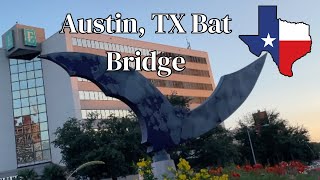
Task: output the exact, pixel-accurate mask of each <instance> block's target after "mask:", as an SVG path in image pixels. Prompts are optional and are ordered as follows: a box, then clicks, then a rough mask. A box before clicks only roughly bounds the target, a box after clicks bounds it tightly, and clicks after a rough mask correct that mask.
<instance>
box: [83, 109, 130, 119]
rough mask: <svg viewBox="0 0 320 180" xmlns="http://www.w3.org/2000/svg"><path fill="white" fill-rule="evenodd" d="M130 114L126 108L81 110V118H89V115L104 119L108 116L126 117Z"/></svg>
mask: <svg viewBox="0 0 320 180" xmlns="http://www.w3.org/2000/svg"><path fill="white" fill-rule="evenodd" d="M129 115H131V112H130V110H126V109H99V110H81V116H82V119H89V118H90V117H93V116H95V117H97V118H98V119H106V118H108V117H110V116H114V117H119V118H122V117H126V116H129Z"/></svg>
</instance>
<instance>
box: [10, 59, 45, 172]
mask: <svg viewBox="0 0 320 180" xmlns="http://www.w3.org/2000/svg"><path fill="white" fill-rule="evenodd" d="M41 66H42V63H41V60H40V59H38V58H35V59H34V60H31V61H25V60H16V59H10V76H11V87H12V97H13V117H14V119H13V123H14V127H15V138H16V153H17V164H18V166H20V167H21V166H27V165H30V164H37V163H42V162H46V161H50V160H51V154H50V146H49V145H50V140H49V133H48V122H47V110H46V100H45V92H44V83H43V75H42V67H41Z"/></svg>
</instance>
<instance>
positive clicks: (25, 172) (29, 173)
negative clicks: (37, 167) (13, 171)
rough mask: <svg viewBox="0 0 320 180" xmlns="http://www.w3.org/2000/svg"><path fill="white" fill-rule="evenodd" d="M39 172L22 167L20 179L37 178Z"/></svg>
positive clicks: (34, 179) (32, 179) (33, 179)
mask: <svg viewBox="0 0 320 180" xmlns="http://www.w3.org/2000/svg"><path fill="white" fill-rule="evenodd" d="M37 178H38V174H37V173H36V172H35V171H34V170H33V169H22V170H19V171H18V179H20V180H36V179H37Z"/></svg>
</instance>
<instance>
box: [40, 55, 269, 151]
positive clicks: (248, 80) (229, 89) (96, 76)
mask: <svg viewBox="0 0 320 180" xmlns="http://www.w3.org/2000/svg"><path fill="white" fill-rule="evenodd" d="M40 58H43V59H48V60H50V61H52V62H54V63H56V64H58V65H59V66H61V67H62V68H64V69H65V70H66V71H67V73H68V74H69V75H70V76H77V77H82V78H85V79H88V80H90V81H92V82H93V83H94V84H96V85H97V86H98V87H99V88H100V89H101V90H102V91H103V92H104V93H105V95H107V96H111V97H115V98H118V99H119V100H121V101H122V102H124V103H126V104H127V105H128V106H129V107H130V108H131V109H132V111H133V112H134V113H135V114H136V115H137V117H138V119H139V123H140V127H141V132H142V143H144V144H146V145H147V146H148V152H159V151H161V150H166V149H168V148H170V147H173V146H176V145H178V144H180V143H182V142H185V141H187V140H188V139H191V138H197V137H199V136H201V135H202V134H204V133H206V132H208V131H210V130H211V129H213V128H215V127H216V126H217V125H218V124H220V123H221V122H223V121H224V120H225V119H226V118H228V117H229V116H230V115H231V114H232V113H233V112H234V111H236V109H237V108H238V107H239V106H240V105H241V104H242V103H243V102H244V101H245V100H246V98H247V97H248V96H249V94H250V92H251V91H252V89H253V87H254V86H255V84H256V82H257V79H258V77H259V75H260V72H261V70H262V68H263V65H264V62H265V59H266V55H263V56H262V57H260V58H259V59H257V60H256V61H255V62H253V63H251V64H250V65H248V66H246V67H245V68H243V69H241V70H239V71H237V72H234V73H232V74H228V75H224V76H223V77H222V78H221V80H220V82H219V84H218V85H217V87H216V89H215V91H214V92H213V93H212V94H211V96H210V97H209V98H208V99H207V100H206V101H205V102H204V103H203V104H201V105H200V106H199V107H197V108H195V109H194V110H192V111H189V112H182V111H181V108H180V109H179V108H175V107H174V106H172V105H171V103H170V102H169V101H168V99H167V98H166V96H165V95H163V94H162V93H161V92H160V91H159V90H158V89H157V88H156V87H155V86H154V85H153V84H152V83H151V82H150V80H148V79H146V78H145V77H144V76H143V75H141V74H140V73H139V72H137V71H135V70H133V69H131V70H130V71H121V70H120V71H106V69H107V60H106V57H104V56H98V55H93V54H86V53H78V52H59V53H52V54H47V55H41V56H40Z"/></svg>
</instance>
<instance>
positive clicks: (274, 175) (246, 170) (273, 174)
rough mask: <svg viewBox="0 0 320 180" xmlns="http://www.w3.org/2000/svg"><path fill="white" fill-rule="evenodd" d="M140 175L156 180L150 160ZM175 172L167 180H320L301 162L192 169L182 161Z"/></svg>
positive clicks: (140, 166) (140, 167) (319, 174)
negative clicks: (172, 176)
mask: <svg viewBox="0 0 320 180" xmlns="http://www.w3.org/2000/svg"><path fill="white" fill-rule="evenodd" d="M137 166H138V171H139V175H140V176H141V177H143V179H144V180H155V177H154V176H153V174H152V167H151V161H150V160H144V159H142V160H141V161H140V162H138V163H137ZM169 169H170V171H172V172H173V174H174V178H168V177H164V179H165V180H228V179H230V180H232V179H248V180H251V179H254V180H256V179H262V180H263V179H276V180H277V179H280V180H286V179H290V180H292V179H299V180H300V179H301V180H304V179H310V180H317V179H319V178H320V170H319V169H310V168H308V166H306V165H304V164H303V163H301V162H299V161H290V162H281V163H279V164H276V165H274V166H263V165H261V164H255V165H253V166H251V165H244V166H238V165H237V166H229V167H225V168H222V167H209V168H206V169H200V170H196V169H192V167H191V166H190V165H189V162H188V161H186V160H185V159H182V158H181V159H180V160H179V163H178V164H177V170H174V169H173V168H169Z"/></svg>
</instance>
